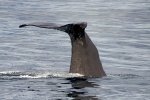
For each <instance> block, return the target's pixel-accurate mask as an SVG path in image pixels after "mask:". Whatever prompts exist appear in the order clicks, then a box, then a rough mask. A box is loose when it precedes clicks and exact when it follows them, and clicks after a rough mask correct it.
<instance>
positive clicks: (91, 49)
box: [19, 22, 106, 77]
mask: <svg viewBox="0 0 150 100" xmlns="http://www.w3.org/2000/svg"><path fill="white" fill-rule="evenodd" d="M26 26H35V27H40V28H47V29H56V30H60V31H63V32H66V33H68V35H69V36H70V39H71V44H72V56H71V64H70V71H69V72H70V73H79V74H83V75H84V76H86V77H102V76H105V75H106V74H105V72H104V70H103V67H102V64H101V61H100V58H99V54H98V50H97V48H96V47H95V45H94V44H93V42H92V41H91V39H90V38H89V36H88V35H87V34H86V32H85V28H86V27H87V23H86V22H80V23H71V24H66V25H56V24H54V23H31V24H22V25H20V26H19V28H23V27H26Z"/></svg>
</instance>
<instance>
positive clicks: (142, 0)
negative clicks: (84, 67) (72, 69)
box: [0, 0, 150, 100]
mask: <svg viewBox="0 0 150 100" xmlns="http://www.w3.org/2000/svg"><path fill="white" fill-rule="evenodd" d="M149 16H150V1H149V0H125V1H123V0H122V1H121V0H115V1H114V0H107V1H106V0H84V1H81V0H65V1H63V0H42V1H41V0H22V1H21V0H0V99H1V100H68V99H69V100H70V99H78V100H127V99H129V100H149V99H150V17H149ZM80 21H87V22H88V27H87V28H86V32H87V33H88V35H89V36H90V37H91V39H92V40H93V42H94V44H95V45H96V46H97V48H98V50H99V54H100V58H101V61H102V64H103V67H104V70H105V72H106V73H107V77H104V78H90V79H87V80H75V79H74V80H70V79H67V78H70V77H78V76H80V75H78V74H68V71H69V65H70V56H71V44H70V40H69V36H67V34H66V33H63V32H59V31H56V30H48V29H40V28H36V27H29V28H26V29H19V28H18V26H19V25H20V24H24V23H29V22H51V23H57V24H68V23H72V22H80Z"/></svg>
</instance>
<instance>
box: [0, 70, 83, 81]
mask: <svg viewBox="0 0 150 100" xmlns="http://www.w3.org/2000/svg"><path fill="white" fill-rule="evenodd" d="M0 77H1V78H6V77H7V79H8V78H34V79H37V78H72V77H83V75H81V74H79V73H68V72H52V71H46V72H45V71H44V72H43V71H36V72H19V71H3V72H0Z"/></svg>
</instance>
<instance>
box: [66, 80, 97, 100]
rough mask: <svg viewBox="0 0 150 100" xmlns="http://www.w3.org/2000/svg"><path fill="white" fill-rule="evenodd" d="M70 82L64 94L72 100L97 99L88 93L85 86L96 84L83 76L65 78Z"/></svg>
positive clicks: (94, 85)
mask: <svg viewBox="0 0 150 100" xmlns="http://www.w3.org/2000/svg"><path fill="white" fill-rule="evenodd" d="M67 80H69V83H66V84H71V86H72V87H71V88H70V89H69V91H67V94H66V96H67V97H70V98H73V100H99V99H98V98H97V97H96V96H95V95H94V96H93V95H90V94H89V93H88V91H87V90H86V89H85V88H87V87H88V88H94V87H96V86H98V85H97V84H95V83H93V82H89V81H88V80H87V79H85V78H67Z"/></svg>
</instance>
